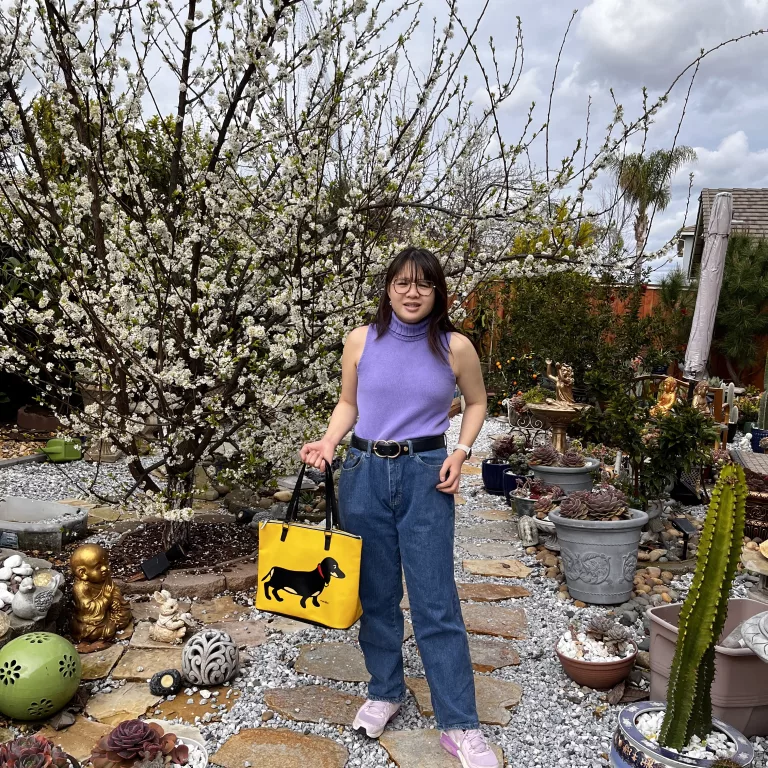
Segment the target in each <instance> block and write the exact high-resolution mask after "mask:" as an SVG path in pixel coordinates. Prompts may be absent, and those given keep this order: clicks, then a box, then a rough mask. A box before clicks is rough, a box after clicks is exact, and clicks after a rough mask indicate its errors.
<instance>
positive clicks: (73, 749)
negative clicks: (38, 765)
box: [0, 715, 112, 762]
mask: <svg viewBox="0 0 768 768" xmlns="http://www.w3.org/2000/svg"><path fill="white" fill-rule="evenodd" d="M111 730H112V726H111V725H105V724H104V723H94V722H93V720H89V719H88V718H87V717H83V716H82V715H78V716H77V717H76V718H75V722H74V723H72V725H71V726H70V727H69V728H67V729H66V730H63V731H56V730H54V729H53V728H51V726H50V725H47V726H46V727H45V728H43V730H42V731H38V735H39V736H43V737H45V738H46V739H48V740H49V741H52V742H53V743H54V744H55V745H56V746H57V747H61V748H62V749H63V750H64V751H65V752H66V753H67V754H68V755H72V757H74V758H75V760H78V761H79V762H85V761H86V760H87V759H88V758H89V757H90V756H91V750H92V749H93V748H94V747H95V746H96V742H97V741H98V740H99V739H100V738H101V737H102V736H104V735H105V734H107V733H109V732H110V731H111ZM1 738H2V734H0V739H1ZM9 738H13V736H10V737H9Z"/></svg>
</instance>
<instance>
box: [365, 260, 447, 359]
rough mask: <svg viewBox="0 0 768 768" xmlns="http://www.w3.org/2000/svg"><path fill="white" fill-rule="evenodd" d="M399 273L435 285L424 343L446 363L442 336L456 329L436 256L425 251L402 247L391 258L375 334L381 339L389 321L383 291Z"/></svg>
mask: <svg viewBox="0 0 768 768" xmlns="http://www.w3.org/2000/svg"><path fill="white" fill-rule="evenodd" d="M402 273H405V274H406V275H408V276H410V277H411V279H412V280H416V279H418V278H421V279H423V280H429V281H430V282H431V283H434V284H435V290H434V297H435V304H434V306H433V307H432V312H431V313H430V314H429V326H428V328H427V341H428V343H429V348H430V350H431V351H432V353H433V354H434V355H435V356H436V357H438V358H439V359H441V360H443V361H444V362H446V363H447V362H448V348H447V347H446V345H445V343H444V342H443V338H442V334H444V333H446V332H452V333H459V330H458V328H456V326H455V325H454V324H453V323H452V322H451V320H450V318H449V317H448V286H447V285H446V282H445V273H444V272H443V267H442V265H441V264H440V262H439V261H438V259H437V256H435V254H434V253H432V251H428V250H427V249H426V248H413V247H409V248H405V249H404V250H402V251H400V253H398V254H397V256H395V258H394V259H392V262H391V263H390V265H389V268H388V269H387V275H386V280H385V282H384V286H383V288H382V291H381V296H380V297H379V309H378V311H377V313H376V320H375V323H376V332H377V334H378V336H379V337H381V336H383V335H384V333H386V331H387V329H388V328H389V323H390V321H391V319H392V305H391V304H390V303H389V302H388V301H387V298H388V296H387V288H389V286H390V284H391V283H392V281H393V280H394V279H395V278H396V277H397V276H398V275H400V274H402Z"/></svg>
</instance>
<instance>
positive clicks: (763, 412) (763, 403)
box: [757, 355, 768, 429]
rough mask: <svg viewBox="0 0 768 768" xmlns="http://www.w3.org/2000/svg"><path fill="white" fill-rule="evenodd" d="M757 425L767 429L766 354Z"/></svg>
mask: <svg viewBox="0 0 768 768" xmlns="http://www.w3.org/2000/svg"><path fill="white" fill-rule="evenodd" d="M757 426H758V428H759V429H768V355H766V356H765V373H764V374H763V394H762V395H760V413H759V414H758V417H757Z"/></svg>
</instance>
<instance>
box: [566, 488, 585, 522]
mask: <svg viewBox="0 0 768 768" xmlns="http://www.w3.org/2000/svg"><path fill="white" fill-rule="evenodd" d="M588 496H589V491H574V492H573V493H570V494H568V496H566V497H565V498H564V499H563V500H562V501H561V502H560V514H561V515H562V516H563V517H568V518H570V519H571V520H586V519H587V517H588V516H589V507H587V497H588Z"/></svg>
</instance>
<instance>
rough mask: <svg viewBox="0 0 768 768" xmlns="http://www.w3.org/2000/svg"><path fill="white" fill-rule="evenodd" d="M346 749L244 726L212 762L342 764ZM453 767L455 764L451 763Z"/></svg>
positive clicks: (271, 766)
mask: <svg viewBox="0 0 768 768" xmlns="http://www.w3.org/2000/svg"><path fill="white" fill-rule="evenodd" d="M348 757H349V753H348V752H347V750H346V749H345V748H344V747H342V746H341V744H337V743H336V742H335V741H331V740H330V739H325V738H323V737H322V736H315V735H312V734H307V735H304V734H301V733H296V732H295V731H291V730H288V729H287V728H247V729H245V730H242V731H240V733H236V734H235V735H234V736H230V738H229V739H227V741H225V742H224V744H223V746H222V747H221V749H219V751H218V752H216V753H214V754H213V755H212V756H211V762H212V763H214V764H215V765H221V766H223V768H243V767H244V766H245V764H246V763H249V764H250V765H252V766H256V767H257V768H307V767H308V766H312V768H344V765H345V764H346V762H347V758H348ZM454 768H455V766H454Z"/></svg>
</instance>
